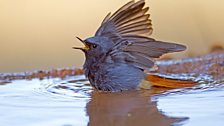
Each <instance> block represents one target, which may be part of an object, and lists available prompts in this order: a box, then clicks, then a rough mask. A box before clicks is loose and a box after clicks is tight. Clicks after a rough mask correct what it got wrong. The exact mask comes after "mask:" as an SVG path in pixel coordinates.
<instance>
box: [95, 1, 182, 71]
mask: <svg viewBox="0 0 224 126" xmlns="http://www.w3.org/2000/svg"><path fill="white" fill-rule="evenodd" d="M144 5H145V1H144V0H139V1H138V2H134V0H132V1H130V2H128V3H127V4H125V5H124V6H122V7H121V8H120V9H119V10H117V11H116V12H115V13H114V14H113V15H111V14H110V13H109V14H108V15H107V16H106V17H105V19H104V20H103V22H102V24H101V26H100V28H99V29H98V30H97V32H96V34H95V36H103V37H108V38H109V39H111V40H112V41H113V43H114V44H115V46H114V47H113V48H112V49H111V51H109V52H108V58H109V59H110V60H114V61H115V62H125V63H127V64H132V65H134V66H136V67H138V68H140V69H150V68H151V67H152V66H153V65H154V59H153V58H158V57H160V56H161V55H163V54H165V53H170V52H178V51H183V50H185V49H186V47H185V46H183V45H179V44H174V43H166V42H161V41H156V40H154V39H153V38H149V37H147V36H149V35H151V33H152V31H153V29H152V24H151V20H150V19H149V17H150V15H149V14H147V11H148V9H149V8H148V7H146V8H144Z"/></svg>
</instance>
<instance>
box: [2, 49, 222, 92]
mask: <svg viewBox="0 0 224 126" xmlns="http://www.w3.org/2000/svg"><path fill="white" fill-rule="evenodd" d="M157 65H158V70H156V71H154V72H151V75H149V76H148V77H147V78H146V79H147V80H148V81H150V82H151V84H152V85H154V86H162V87H167V88H181V87H191V86H194V85H195V84H196V82H194V81H192V80H180V79H178V78H177V79H175V78H169V77H167V76H163V75H169V74H181V73H184V74H195V75H198V74H206V75H210V76H212V77H213V78H214V79H216V80H220V79H224V51H217V52H214V53H210V54H207V55H204V56H198V57H193V58H186V59H180V60H161V61H158V62H157ZM155 73H157V74H155ZM82 74H83V70H82V69H79V68H67V69H66V68H64V69H53V70H46V71H43V70H39V71H36V72H24V73H2V74H1V73H0V84H4V83H7V82H10V81H12V80H21V79H28V80H30V79H33V78H39V79H44V78H56V77H58V78H65V77H66V76H75V75H82ZM158 74H159V75H158Z"/></svg>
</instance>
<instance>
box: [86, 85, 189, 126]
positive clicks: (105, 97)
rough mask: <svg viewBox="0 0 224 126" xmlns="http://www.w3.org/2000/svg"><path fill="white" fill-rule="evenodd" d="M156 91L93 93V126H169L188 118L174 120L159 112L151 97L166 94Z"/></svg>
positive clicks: (90, 122) (91, 117)
mask: <svg viewBox="0 0 224 126" xmlns="http://www.w3.org/2000/svg"><path fill="white" fill-rule="evenodd" d="M162 91H164V90H163V89H157V88H154V89H152V90H151V91H135V92H123V93H102V92H101V93H100V92H93V93H92V95H91V100H90V102H89V103H87V106H86V110H87V113H88V115H89V123H88V125H89V126H115V125H116V126H137V125H139V126H169V125H171V124H172V123H174V122H177V121H180V120H183V119H186V118H182V119H181V118H171V117H168V116H166V115H164V114H162V113H161V112H160V111H159V110H158V109H157V104H156V102H152V101H151V97H150V95H152V94H153V93H155V92H157V93H158V92H162Z"/></svg>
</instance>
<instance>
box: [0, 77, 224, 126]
mask: <svg viewBox="0 0 224 126" xmlns="http://www.w3.org/2000/svg"><path fill="white" fill-rule="evenodd" d="M222 84H223V82H222V81H219V82H215V81H214V82H213V83H212V82H209V84H208V83H207V84H205V82H204V84H203V83H202V84H200V85H198V86H196V87H192V88H181V89H165V88H158V87H153V88H152V89H150V90H140V91H129V92H122V93H104V92H97V91H94V90H93V89H92V87H91V86H90V85H89V82H88V81H87V80H86V79H85V77H84V76H83V75H77V76H72V77H66V78H64V79H60V78H48V79H47V78H44V79H42V80H40V79H32V80H14V81H11V82H9V83H2V84H1V85H0V101H1V102H0V116H1V118H0V122H1V125H2V126H11V125H17V126H39V125H42V126H85V125H90V126H96V125H97V126H105V125H107V126H113V125H116V126H124V125H127V126H137V125H141V126H168V125H184V126H185V125H186V126H188V125H190V126H198V125H207V126H210V125H221V124H223V123H224V121H223V120H224V109H223V108H224V94H223V92H224V86H223V85H222Z"/></svg>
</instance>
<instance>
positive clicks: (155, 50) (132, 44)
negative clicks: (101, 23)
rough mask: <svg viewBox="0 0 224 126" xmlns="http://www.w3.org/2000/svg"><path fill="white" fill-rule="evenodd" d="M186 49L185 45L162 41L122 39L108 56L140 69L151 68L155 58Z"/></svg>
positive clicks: (115, 60)
mask: <svg viewBox="0 0 224 126" xmlns="http://www.w3.org/2000/svg"><path fill="white" fill-rule="evenodd" d="M185 49H186V47H185V46H183V45H180V44H174V43H168V42H161V41H148V40H145V41H122V42H120V43H118V44H116V45H115V46H114V48H112V50H111V51H110V52H108V56H109V57H108V58H110V59H111V60H113V61H114V62H124V63H126V64H132V65H134V66H135V67H138V68H140V69H146V70H150V68H152V67H153V66H154V58H159V57H160V56H161V55H163V54H165V53H171V52H179V51H183V50H185Z"/></svg>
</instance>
